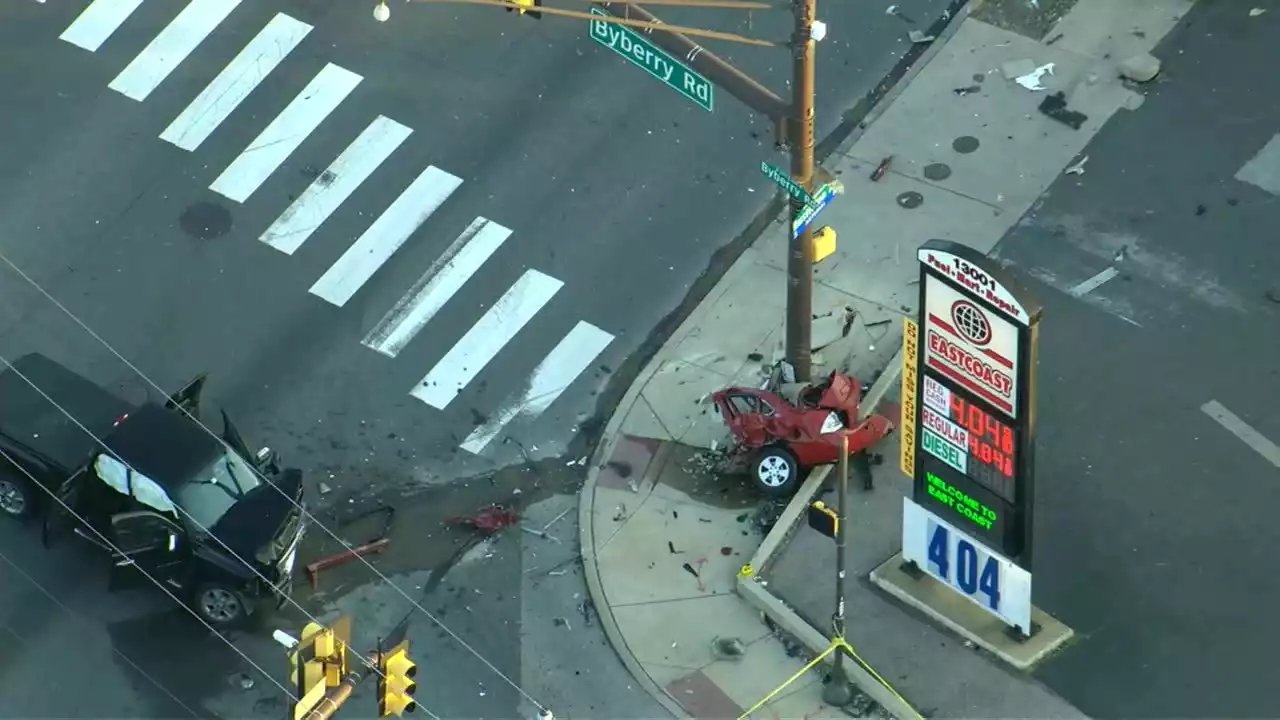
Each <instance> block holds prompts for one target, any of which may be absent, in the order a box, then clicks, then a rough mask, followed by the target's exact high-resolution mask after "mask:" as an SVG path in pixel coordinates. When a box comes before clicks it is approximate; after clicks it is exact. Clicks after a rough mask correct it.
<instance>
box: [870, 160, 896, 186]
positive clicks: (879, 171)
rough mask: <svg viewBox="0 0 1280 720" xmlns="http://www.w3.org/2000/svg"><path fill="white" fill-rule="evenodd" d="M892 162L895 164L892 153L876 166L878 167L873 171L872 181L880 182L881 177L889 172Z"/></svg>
mask: <svg viewBox="0 0 1280 720" xmlns="http://www.w3.org/2000/svg"><path fill="white" fill-rule="evenodd" d="M892 164H893V156H892V155H890V156H888V157H886V158H885V159H883V160H881V161H880V164H879V165H877V166H876V169H875V170H873V171H871V182H880V178H882V177H884V174H885V173H887V172H889V166H890V165H892Z"/></svg>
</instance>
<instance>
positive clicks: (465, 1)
mask: <svg viewBox="0 0 1280 720" xmlns="http://www.w3.org/2000/svg"><path fill="white" fill-rule="evenodd" d="M413 1H414V2H423V3H456V4H460V5H488V6H489V7H501V8H509V9H512V10H525V9H528V8H526V7H525V6H523V5H519V4H517V3H514V2H508V1H507V0H413ZM602 4H605V5H607V4H608V3H602ZM682 4H686V5H687V4H689V3H682ZM630 7H631V8H632V9H633V10H638V9H639V8H638V6H635V5H632V6H630ZM766 7H767V6H766ZM537 10H538V12H540V13H545V14H547V15H560V16H562V17H571V18H579V19H581V20H593V21H596V22H607V23H614V24H616V25H626V26H628V27H634V28H639V29H641V30H659V29H660V30H662V31H665V32H675V33H682V34H684V35H692V36H695V37H707V38H712V39H715V40H725V41H728V42H736V43H742V44H744V45H757V46H760V47H774V46H776V45H777V43H774V42H770V41H768V40H760V39H758V38H753V37H747V36H746V35H738V34H736V33H727V32H720V31H718V30H703V29H701V28H692V27H684V26H682V25H667V24H665V23H663V22H661V21H659V20H657V19H656V18H655V19H653V20H630V19H627V18H606V17H601V16H599V15H592V14H591V13H585V12H581V11H578V10H562V9H560V8H551V7H547V6H546V5H543V6H541V7H538V8H537Z"/></svg>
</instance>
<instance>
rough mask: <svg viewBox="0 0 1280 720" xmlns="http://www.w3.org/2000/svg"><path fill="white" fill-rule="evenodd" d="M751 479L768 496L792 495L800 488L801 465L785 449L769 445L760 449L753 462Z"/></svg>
mask: <svg viewBox="0 0 1280 720" xmlns="http://www.w3.org/2000/svg"><path fill="white" fill-rule="evenodd" d="M751 479H752V480H753V481H754V482H755V484H756V487H758V488H760V491H761V492H763V493H764V494H766V495H769V496H771V497H782V496H785V495H790V494H792V493H794V492H795V491H796V488H797V487H798V486H799V482H800V463H798V462H796V456H795V455H792V454H791V451H790V450H788V449H786V448H785V447H782V446H781V445H768V446H766V447H762V448H760V450H759V452H757V453H756V455H755V458H754V459H753V460H752V461H751Z"/></svg>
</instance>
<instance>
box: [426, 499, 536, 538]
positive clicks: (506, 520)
mask: <svg viewBox="0 0 1280 720" xmlns="http://www.w3.org/2000/svg"><path fill="white" fill-rule="evenodd" d="M519 522H520V516H519V515H517V514H516V511H514V510H510V509H508V508H505V507H503V506H501V505H489V506H487V507H483V508H480V509H479V510H478V511H476V514H475V515H455V516H453V517H449V518H445V521H444V524H445V525H447V526H451V527H452V526H455V525H467V526H469V527H471V528H472V529H474V530H476V531H478V532H481V533H484V534H485V535H492V534H493V533H495V532H497V531H499V530H501V529H503V528H507V527H511V526H512V525H516V524H518V523H519Z"/></svg>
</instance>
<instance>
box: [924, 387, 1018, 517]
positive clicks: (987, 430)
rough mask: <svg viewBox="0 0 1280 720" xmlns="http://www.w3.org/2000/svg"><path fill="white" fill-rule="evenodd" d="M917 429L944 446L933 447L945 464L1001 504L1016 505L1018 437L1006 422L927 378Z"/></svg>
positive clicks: (959, 391) (962, 395)
mask: <svg viewBox="0 0 1280 720" xmlns="http://www.w3.org/2000/svg"><path fill="white" fill-rule="evenodd" d="M921 425H922V426H923V427H924V429H925V430H926V431H928V432H930V433H931V434H933V435H934V436H935V438H937V440H941V441H942V443H945V445H941V444H940V443H939V442H938V441H937V440H934V441H933V443H932V444H933V445H934V447H935V448H937V449H939V450H941V451H942V452H943V453H944V454H945V455H946V458H944V460H947V459H948V458H949V460H948V462H947V464H948V465H951V466H952V467H953V468H955V469H956V470H959V471H960V472H962V473H964V474H965V475H967V476H969V477H970V478H972V479H973V480H975V481H976V482H977V483H978V484H980V485H982V486H983V487H985V488H986V489H988V490H990V491H991V492H993V493H995V494H996V495H998V496H999V497H1000V498H1001V499H1003V500H1005V501H1006V502H1010V503H1012V502H1016V501H1017V499H1018V498H1017V489H1016V483H1015V479H1016V477H1017V473H1016V471H1015V468H1016V467H1017V456H1018V436H1017V431H1016V430H1015V429H1014V428H1013V427H1012V426H1010V425H1009V424H1008V423H1007V422H1005V421H1004V420H1002V419H1000V417H999V416H998V415H996V414H994V413H990V412H987V411H986V410H985V409H984V408H983V407H982V406H981V405H979V404H977V403H975V402H974V401H973V400H972V399H970V398H968V397H967V396H966V394H965V393H964V392H963V391H961V390H959V389H954V390H953V389H952V388H950V387H948V386H947V384H946V383H945V382H944V381H943V380H942V379H940V378H936V377H933V376H931V375H930V374H928V373H926V374H925V376H924V408H922V416H921ZM926 450H929V448H926ZM929 452H930V453H931V454H937V453H933V450H929Z"/></svg>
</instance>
